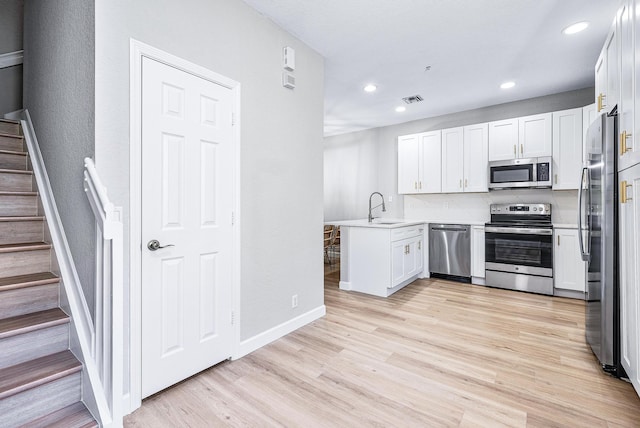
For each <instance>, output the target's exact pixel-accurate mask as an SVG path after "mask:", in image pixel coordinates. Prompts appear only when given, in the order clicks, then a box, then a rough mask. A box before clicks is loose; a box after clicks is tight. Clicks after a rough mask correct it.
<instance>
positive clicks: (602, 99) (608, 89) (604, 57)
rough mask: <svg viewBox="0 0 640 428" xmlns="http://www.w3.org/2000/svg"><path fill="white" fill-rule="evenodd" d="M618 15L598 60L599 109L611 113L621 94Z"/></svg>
mask: <svg viewBox="0 0 640 428" xmlns="http://www.w3.org/2000/svg"><path fill="white" fill-rule="evenodd" d="M616 24H617V17H616V20H614V22H613V25H612V26H611V30H610V31H609V35H608V36H607V38H606V41H605V44H604V47H603V48H602V52H601V53H600V56H599V57H598V61H596V68H595V72H596V106H597V111H598V113H600V112H601V111H605V112H607V113H609V112H610V111H611V110H612V109H613V108H614V107H615V106H616V105H617V104H618V98H619V94H620V76H619V72H620V66H619V64H620V63H619V61H620V58H619V56H618V33H617V28H616Z"/></svg>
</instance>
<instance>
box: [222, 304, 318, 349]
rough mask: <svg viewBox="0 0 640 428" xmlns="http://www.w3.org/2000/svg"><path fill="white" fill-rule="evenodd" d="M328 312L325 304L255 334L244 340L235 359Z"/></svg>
mask: <svg viewBox="0 0 640 428" xmlns="http://www.w3.org/2000/svg"><path fill="white" fill-rule="evenodd" d="M326 313H327V308H326V307H325V305H322V306H318V307H317V308H315V309H312V310H310V311H309V312H306V313H304V314H302V315H299V316H297V317H295V318H293V319H290V320H289V321H286V322H283V323H282V324H280V325H277V326H275V327H273V328H270V329H269V330H267V331H265V332H262V333H260V334H257V335H255V336H253V337H252V338H249V339H246V340H243V341H242V342H240V346H239V347H238V353H237V354H236V355H234V356H233V359H234V360H237V359H238V358H241V357H244V356H245V355H247V354H249V353H251V352H253V351H255V350H256V349H260V348H262V347H263V346H265V345H268V344H269V343H271V342H273V341H275V340H278V339H280V338H281V337H283V336H285V335H287V334H289V333H291V332H292V331H295V330H297V329H299V328H300V327H303V326H305V325H307V324H309V323H310V322H313V321H315V320H317V319H319V318H322V317H323V316H325V314H326Z"/></svg>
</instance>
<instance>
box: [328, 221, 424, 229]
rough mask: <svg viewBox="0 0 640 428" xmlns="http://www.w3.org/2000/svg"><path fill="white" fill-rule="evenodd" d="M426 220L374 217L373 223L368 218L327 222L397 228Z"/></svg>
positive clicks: (330, 222)
mask: <svg viewBox="0 0 640 428" xmlns="http://www.w3.org/2000/svg"><path fill="white" fill-rule="evenodd" d="M424 223H425V221H424V220H406V219H401V218H374V219H373V223H369V221H368V220H367V219H366V218H363V219H358V220H342V221H327V222H325V224H327V225H334V226H345V227H371V228H375V229H395V228H398V227H405V226H415V225H417V224H424Z"/></svg>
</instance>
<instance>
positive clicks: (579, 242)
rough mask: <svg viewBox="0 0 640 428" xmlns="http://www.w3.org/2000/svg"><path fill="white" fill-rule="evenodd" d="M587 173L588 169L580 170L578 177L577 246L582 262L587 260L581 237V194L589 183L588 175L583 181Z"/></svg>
mask: <svg viewBox="0 0 640 428" xmlns="http://www.w3.org/2000/svg"><path fill="white" fill-rule="evenodd" d="M585 172H588V168H582V174H581V175H580V187H579V188H578V244H579V245H580V256H581V257H582V260H583V261H585V262H586V261H587V260H589V252H588V251H585V250H584V238H583V237H582V231H583V224H582V214H583V213H582V193H583V190H584V187H585V183H587V186H588V182H589V174H587V180H586V181H585V179H584V173H585Z"/></svg>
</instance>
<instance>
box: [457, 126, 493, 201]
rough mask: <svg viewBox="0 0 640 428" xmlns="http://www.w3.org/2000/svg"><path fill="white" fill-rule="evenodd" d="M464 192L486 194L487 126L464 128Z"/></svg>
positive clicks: (487, 165)
mask: <svg viewBox="0 0 640 428" xmlns="http://www.w3.org/2000/svg"><path fill="white" fill-rule="evenodd" d="M463 152H464V191H465V192H488V191H489V188H488V186H487V179H488V175H489V161H488V156H489V124H488V123H480V124H477V125H469V126H465V127H464V149H463Z"/></svg>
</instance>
